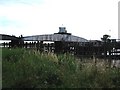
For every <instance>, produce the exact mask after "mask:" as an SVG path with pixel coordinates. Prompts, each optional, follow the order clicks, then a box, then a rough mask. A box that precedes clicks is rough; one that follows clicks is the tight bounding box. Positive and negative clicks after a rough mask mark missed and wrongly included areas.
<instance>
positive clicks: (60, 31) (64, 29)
mask: <svg viewBox="0 0 120 90" xmlns="http://www.w3.org/2000/svg"><path fill="white" fill-rule="evenodd" d="M58 33H67V30H66V27H64V26H63V24H62V26H61V27H59V32H58Z"/></svg>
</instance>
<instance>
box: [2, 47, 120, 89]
mask: <svg viewBox="0 0 120 90" xmlns="http://www.w3.org/2000/svg"><path fill="white" fill-rule="evenodd" d="M2 85H3V88H116V87H117V88H119V87H120V70H119V69H118V68H110V67H107V63H106V62H104V60H97V63H94V61H93V60H92V59H82V60H81V59H79V58H75V57H74V56H72V55H70V54H59V55H56V54H53V53H40V52H39V51H35V50H25V49H19V48H18V49H6V48H3V49H2Z"/></svg>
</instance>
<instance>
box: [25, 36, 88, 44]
mask: <svg viewBox="0 0 120 90" xmlns="http://www.w3.org/2000/svg"><path fill="white" fill-rule="evenodd" d="M23 41H65V42H88V40H86V39H84V38H81V37H78V36H74V35H69V34H46V35H34V36H26V37H23Z"/></svg>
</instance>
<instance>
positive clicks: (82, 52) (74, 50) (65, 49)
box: [0, 27, 120, 59]
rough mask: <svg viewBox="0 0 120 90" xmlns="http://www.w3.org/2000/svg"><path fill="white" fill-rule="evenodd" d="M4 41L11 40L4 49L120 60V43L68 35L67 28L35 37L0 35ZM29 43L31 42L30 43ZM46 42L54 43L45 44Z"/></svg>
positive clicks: (112, 40) (4, 44) (60, 28)
mask: <svg viewBox="0 0 120 90" xmlns="http://www.w3.org/2000/svg"><path fill="white" fill-rule="evenodd" d="M0 36H2V40H3V41H4V40H11V42H9V43H3V44H2V46H3V47H8V48H15V47H21V48H26V49H35V50H39V51H41V52H53V53H71V54H73V55H76V56H80V57H92V56H93V55H94V56H96V57H98V58H117V59H120V41H119V40H117V39H111V40H109V41H100V40H87V39H85V38H82V37H78V36H74V35H72V34H71V33H68V32H67V30H66V27H59V32H58V33H54V34H45V35H33V36H25V37H23V36H20V37H15V36H10V35H4V34H0ZM28 41H29V42H28ZM45 41H49V42H53V43H49V42H48V43H44V42H45Z"/></svg>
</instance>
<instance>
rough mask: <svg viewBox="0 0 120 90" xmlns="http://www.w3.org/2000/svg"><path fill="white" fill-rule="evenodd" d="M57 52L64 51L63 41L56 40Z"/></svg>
mask: <svg viewBox="0 0 120 90" xmlns="http://www.w3.org/2000/svg"><path fill="white" fill-rule="evenodd" d="M54 43H55V53H63V42H61V41H55V42H54Z"/></svg>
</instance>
